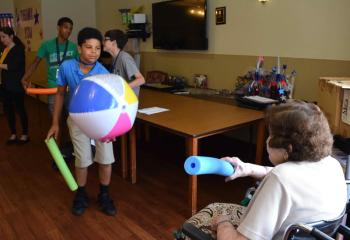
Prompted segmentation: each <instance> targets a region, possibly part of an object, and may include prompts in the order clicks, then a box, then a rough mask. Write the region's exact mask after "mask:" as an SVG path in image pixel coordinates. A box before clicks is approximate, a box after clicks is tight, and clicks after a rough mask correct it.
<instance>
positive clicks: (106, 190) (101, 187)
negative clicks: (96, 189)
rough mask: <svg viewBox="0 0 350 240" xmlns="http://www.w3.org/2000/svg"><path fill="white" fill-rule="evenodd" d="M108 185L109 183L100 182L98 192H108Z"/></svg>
mask: <svg viewBox="0 0 350 240" xmlns="http://www.w3.org/2000/svg"><path fill="white" fill-rule="evenodd" d="M108 187H109V185H103V184H101V183H100V194H104V193H107V194H108Z"/></svg>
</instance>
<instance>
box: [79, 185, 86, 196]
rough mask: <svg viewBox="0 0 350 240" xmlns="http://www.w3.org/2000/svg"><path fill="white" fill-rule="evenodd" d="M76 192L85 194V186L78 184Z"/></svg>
mask: <svg viewBox="0 0 350 240" xmlns="http://www.w3.org/2000/svg"><path fill="white" fill-rule="evenodd" d="M77 194H79V195H86V190H85V186H82V187H81V186H78V189H77Z"/></svg>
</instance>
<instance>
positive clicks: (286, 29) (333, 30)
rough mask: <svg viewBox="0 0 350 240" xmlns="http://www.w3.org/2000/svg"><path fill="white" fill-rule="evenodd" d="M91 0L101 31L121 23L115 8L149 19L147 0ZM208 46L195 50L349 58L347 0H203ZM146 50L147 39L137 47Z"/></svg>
mask: <svg viewBox="0 0 350 240" xmlns="http://www.w3.org/2000/svg"><path fill="white" fill-rule="evenodd" d="M160 1H161V0H148V1H145V0H138V1H137V0H97V1H96V11H97V24H98V27H99V28H101V29H104V30H106V29H105V28H110V27H112V26H114V27H123V26H121V24H120V19H121V17H120V14H119V12H118V9H120V8H131V7H137V6H140V5H143V6H144V8H145V12H146V13H147V17H148V19H152V5H151V3H152V2H160ZM207 3H208V36H209V50H208V51H201V52H200V53H213V54H228V55H248V56H258V55H263V56H281V57H292V58H309V59H330V60H350V47H349V43H350V31H349V29H350V14H349V10H350V0H270V2H268V3H266V4H265V5H263V4H261V3H259V2H258V0H207ZM224 6H225V7H226V14H227V18H226V22H227V23H226V24H225V25H216V24H215V15H214V13H215V8H216V7H224ZM141 50H142V51H148V52H149V51H150V52H154V51H159V50H154V49H153V48H152V39H149V40H147V42H146V43H142V45H141Z"/></svg>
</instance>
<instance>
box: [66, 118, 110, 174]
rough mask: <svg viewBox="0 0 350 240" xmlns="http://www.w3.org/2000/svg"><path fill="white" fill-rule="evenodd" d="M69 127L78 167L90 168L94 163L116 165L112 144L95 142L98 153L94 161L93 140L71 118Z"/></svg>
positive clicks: (68, 123) (68, 121) (68, 120)
mask: <svg viewBox="0 0 350 240" xmlns="http://www.w3.org/2000/svg"><path fill="white" fill-rule="evenodd" d="M67 125H68V128H69V134H70V137H71V139H72V143H73V147H74V155H75V166H76V167H78V168H85V167H88V166H90V165H91V164H92V163H93V161H94V162H97V163H99V164H112V163H114V154H113V144H112V143H111V142H109V143H103V142H101V141H98V140H95V144H96V153H95V158H94V160H92V150H91V139H90V138H89V137H88V136H86V135H85V134H84V133H83V132H82V131H81V130H80V129H79V127H78V126H77V125H76V124H75V123H74V122H73V120H72V119H71V118H70V117H68V119H67Z"/></svg>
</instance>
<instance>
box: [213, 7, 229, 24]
mask: <svg viewBox="0 0 350 240" xmlns="http://www.w3.org/2000/svg"><path fill="white" fill-rule="evenodd" d="M215 20H216V25H219V24H226V7H218V8H215Z"/></svg>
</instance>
